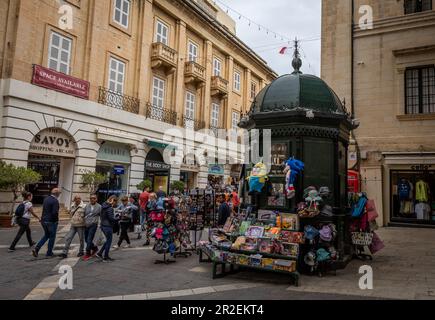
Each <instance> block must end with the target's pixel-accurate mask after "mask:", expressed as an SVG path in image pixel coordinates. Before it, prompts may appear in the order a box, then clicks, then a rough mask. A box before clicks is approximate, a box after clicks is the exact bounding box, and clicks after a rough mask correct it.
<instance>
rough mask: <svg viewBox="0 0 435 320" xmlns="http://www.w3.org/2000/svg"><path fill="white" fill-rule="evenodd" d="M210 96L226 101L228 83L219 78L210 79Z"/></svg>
mask: <svg viewBox="0 0 435 320" xmlns="http://www.w3.org/2000/svg"><path fill="white" fill-rule="evenodd" d="M211 95H212V97H217V98H220V99H226V98H227V97H228V81H227V80H225V79H224V78H222V77H219V76H214V77H212V78H211Z"/></svg>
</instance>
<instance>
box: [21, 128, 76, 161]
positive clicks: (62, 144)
mask: <svg viewBox="0 0 435 320" xmlns="http://www.w3.org/2000/svg"><path fill="white" fill-rule="evenodd" d="M29 152H30V153H34V154H44V155H50V156H59V157H64V158H75V156H76V146H75V143H74V141H73V140H72V139H71V138H70V137H69V136H68V135H67V134H66V133H65V132H64V131H63V130H58V129H46V130H43V131H41V132H40V133H38V134H37V135H35V137H34V138H33V140H32V143H31V144H30V148H29Z"/></svg>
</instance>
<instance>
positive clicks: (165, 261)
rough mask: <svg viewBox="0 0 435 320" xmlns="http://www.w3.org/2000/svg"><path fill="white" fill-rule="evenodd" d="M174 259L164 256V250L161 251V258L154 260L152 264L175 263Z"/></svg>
mask: <svg viewBox="0 0 435 320" xmlns="http://www.w3.org/2000/svg"><path fill="white" fill-rule="evenodd" d="M175 262H176V261H175V260H171V259H167V258H166V251H165V252H164V253H163V260H156V261H155V262H154V264H170V263H175Z"/></svg>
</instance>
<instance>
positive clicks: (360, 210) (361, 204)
mask: <svg viewBox="0 0 435 320" xmlns="http://www.w3.org/2000/svg"><path fill="white" fill-rule="evenodd" d="M366 204H367V198H366V197H365V196H362V197H360V198H359V200H358V202H357V203H356V204H355V206H354V207H353V209H352V217H354V218H359V217H361V216H362V215H363V214H364V211H365V210H364V209H365V207H366Z"/></svg>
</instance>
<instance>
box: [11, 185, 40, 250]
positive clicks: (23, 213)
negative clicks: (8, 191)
mask: <svg viewBox="0 0 435 320" xmlns="http://www.w3.org/2000/svg"><path fill="white" fill-rule="evenodd" d="M22 196H23V202H21V203H20V205H19V206H18V207H17V209H16V210H15V217H16V218H17V224H18V226H19V227H20V229H19V230H18V232H17V235H16V237H15V239H14V241H12V243H11V245H10V247H9V252H14V251H15V246H16V245H17V243H18V241H20V239H21V237H22V236H23V234H24V233H26V237H27V242H28V243H29V247H33V246H34V245H35V244H36V242H33V240H32V231H31V230H30V220H31V219H32V216H34V217H35V218H36V219H38V221H39V222H41V220H40V219H39V217H38V216H37V215H36V214H35V213H34V212H33V204H32V198H33V194H31V193H30V192H26V191H25V192H23V194H22Z"/></svg>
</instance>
